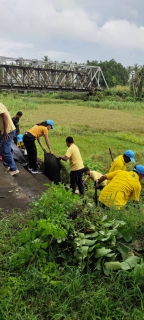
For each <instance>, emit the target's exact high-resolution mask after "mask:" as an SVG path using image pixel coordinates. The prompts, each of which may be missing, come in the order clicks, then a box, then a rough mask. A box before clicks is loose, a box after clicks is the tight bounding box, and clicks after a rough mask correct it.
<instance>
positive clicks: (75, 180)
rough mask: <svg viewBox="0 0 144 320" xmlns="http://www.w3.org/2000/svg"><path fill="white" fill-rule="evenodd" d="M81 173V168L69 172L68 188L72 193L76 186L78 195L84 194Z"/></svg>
mask: <svg viewBox="0 0 144 320" xmlns="http://www.w3.org/2000/svg"><path fill="white" fill-rule="evenodd" d="M82 175H83V168H82V169H80V170H76V171H71V172H70V188H71V189H72V191H73V193H75V191H76V187H78V189H79V193H80V195H83V194H84V183H83V180H82Z"/></svg>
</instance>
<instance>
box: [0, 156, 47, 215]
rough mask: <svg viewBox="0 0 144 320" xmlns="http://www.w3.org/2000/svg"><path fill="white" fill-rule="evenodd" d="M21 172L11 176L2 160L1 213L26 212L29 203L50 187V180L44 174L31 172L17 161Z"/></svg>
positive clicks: (0, 173)
mask: <svg viewBox="0 0 144 320" xmlns="http://www.w3.org/2000/svg"><path fill="white" fill-rule="evenodd" d="M16 164H17V167H18V169H19V171H20V172H19V174H18V175H16V176H13V177H12V176H11V175H10V173H9V172H7V171H6V169H5V167H4V166H3V164H2V161H0V213H1V212H5V213H12V212H13V210H14V211H17V212H18V211H21V212H26V210H27V209H28V207H29V203H30V202H32V201H33V200H34V199H37V198H38V197H39V196H40V195H41V194H42V192H43V191H45V190H47V188H48V187H46V186H44V184H45V183H47V184H50V180H49V179H48V178H47V177H46V176H44V175H43V174H31V173H29V172H28V171H27V170H26V169H24V167H23V166H22V165H21V164H19V163H18V162H16Z"/></svg>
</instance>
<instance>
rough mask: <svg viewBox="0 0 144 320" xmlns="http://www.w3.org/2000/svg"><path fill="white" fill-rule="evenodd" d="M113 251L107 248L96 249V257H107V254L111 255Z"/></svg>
mask: <svg viewBox="0 0 144 320" xmlns="http://www.w3.org/2000/svg"><path fill="white" fill-rule="evenodd" d="M111 251H112V250H111V249H106V248H105V247H102V248H99V249H96V253H95V255H94V257H95V258H100V257H103V256H105V255H106V254H107V253H110V252H111Z"/></svg>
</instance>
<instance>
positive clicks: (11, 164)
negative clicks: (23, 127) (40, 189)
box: [0, 103, 19, 176]
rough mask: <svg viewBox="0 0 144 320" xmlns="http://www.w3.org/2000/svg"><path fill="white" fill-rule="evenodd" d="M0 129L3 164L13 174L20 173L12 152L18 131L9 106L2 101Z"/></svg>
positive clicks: (0, 105)
mask: <svg viewBox="0 0 144 320" xmlns="http://www.w3.org/2000/svg"><path fill="white" fill-rule="evenodd" d="M0 131H1V133H2V160H3V165H4V166H5V167H6V168H7V170H8V171H9V172H10V174H11V175H12V176H13V175H16V174H18V173H19V170H18V168H17V166H16V164H15V161H14V159H13V155H12V152H11V145H12V141H13V138H14V136H15V133H16V128H15V126H14V124H13V122H12V120H11V117H10V114H9V112H8V110H7V108H6V107H5V106H4V105H3V104H2V103H0Z"/></svg>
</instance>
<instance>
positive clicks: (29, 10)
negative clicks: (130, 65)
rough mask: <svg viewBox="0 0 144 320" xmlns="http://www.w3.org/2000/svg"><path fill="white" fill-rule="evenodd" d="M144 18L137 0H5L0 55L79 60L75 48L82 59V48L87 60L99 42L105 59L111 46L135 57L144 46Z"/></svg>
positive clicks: (99, 48) (0, 23)
mask: <svg viewBox="0 0 144 320" xmlns="http://www.w3.org/2000/svg"><path fill="white" fill-rule="evenodd" d="M140 17H141V6H140V1H137V6H136V4H135V1H134V0H131V1H130V0H121V2H120V3H119V2H118V3H117V4H116V2H114V1H113V0H103V1H101V2H100V1H99V0H90V1H88V0H61V1H60V0H41V1H40V0H29V1H26V0H11V1H9V2H8V1H5V0H1V19H0V30H1V49H0V55H10V54H14V56H18V55H19V56H23V57H28V55H29V58H30V57H32V56H33V57H35V58H36V57H38V58H40V55H42V56H44V55H48V56H50V57H51V59H53V60H55V59H56V60H57V59H70V60H73V59H75V58H73V57H74V55H73V54H72V52H74V49H75V52H76V53H77V57H78V58H77V60H78V59H79V56H80V52H83V57H84V56H85V60H86V59H89V57H88V56H87V52H89V50H90V47H91V48H93V46H94V45H95V48H96V50H97V55H98V54H99V56H100V54H101V52H100V50H105V60H106V59H107V52H108V51H109V52H111V57H112V58H113V57H114V56H115V55H116V54H117V52H118V51H119V52H121V53H122V54H123V55H127V54H129V52H131V56H133V57H134V55H135V54H137V55H138V52H139V53H141V52H142V50H144V41H143V39H144V23H140V21H141V18H140ZM138 19H139V20H138ZM74 46H75V48H74ZM84 48H85V50H84ZM93 57H94V53H93Z"/></svg>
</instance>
